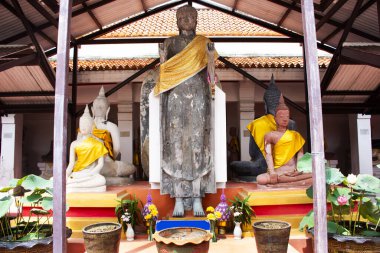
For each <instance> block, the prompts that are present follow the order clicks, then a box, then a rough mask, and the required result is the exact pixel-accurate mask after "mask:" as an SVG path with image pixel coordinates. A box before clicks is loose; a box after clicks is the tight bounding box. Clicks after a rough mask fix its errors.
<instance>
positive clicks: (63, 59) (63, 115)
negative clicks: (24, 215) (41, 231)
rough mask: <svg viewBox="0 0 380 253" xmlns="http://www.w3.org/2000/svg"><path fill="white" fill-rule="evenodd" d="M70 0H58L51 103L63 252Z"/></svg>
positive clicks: (57, 234)
mask: <svg viewBox="0 0 380 253" xmlns="http://www.w3.org/2000/svg"><path fill="white" fill-rule="evenodd" d="M71 10H72V0H61V1H60V2H59V25H58V46H57V47H58V53H57V80H56V87H55V101H54V104H55V107H54V153H53V180H54V199H53V220H54V223H53V252H54V253H66V242H67V240H66V170H65V168H66V155H67V104H68V96H67V84H68V83H69V53H70V47H69V45H70V29H71Z"/></svg>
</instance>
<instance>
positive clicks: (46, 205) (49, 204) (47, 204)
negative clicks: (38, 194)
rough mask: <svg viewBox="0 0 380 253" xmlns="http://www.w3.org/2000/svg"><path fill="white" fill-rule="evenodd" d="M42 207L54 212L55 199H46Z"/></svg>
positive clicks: (42, 202) (43, 200)
mask: <svg viewBox="0 0 380 253" xmlns="http://www.w3.org/2000/svg"><path fill="white" fill-rule="evenodd" d="M41 207H42V208H43V209H44V210H52V209H53V197H44V198H43V199H42V201H41Z"/></svg>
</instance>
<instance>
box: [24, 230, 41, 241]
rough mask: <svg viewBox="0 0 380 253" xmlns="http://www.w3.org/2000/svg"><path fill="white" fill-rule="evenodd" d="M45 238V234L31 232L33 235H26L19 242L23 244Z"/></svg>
mask: <svg viewBox="0 0 380 253" xmlns="http://www.w3.org/2000/svg"><path fill="white" fill-rule="evenodd" d="M45 237H46V234H45V233H36V232H33V233H29V234H27V235H26V236H24V237H21V238H20V239H19V241H23V242H25V241H30V240H34V239H41V238H45Z"/></svg>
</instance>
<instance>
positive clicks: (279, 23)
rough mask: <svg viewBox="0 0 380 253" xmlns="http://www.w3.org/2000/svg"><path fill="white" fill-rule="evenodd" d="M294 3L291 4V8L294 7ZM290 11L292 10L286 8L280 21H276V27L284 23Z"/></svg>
mask: <svg viewBox="0 0 380 253" xmlns="http://www.w3.org/2000/svg"><path fill="white" fill-rule="evenodd" d="M296 4H297V3H296V1H293V2H292V6H293V7H294V6H296ZM291 11H292V8H287V9H286V11H285V13H284V15H282V17H281V19H280V21H278V23H277V26H281V25H282V23H284V21H285V19H286V18H287V17H288V16H289V14H290V12H291Z"/></svg>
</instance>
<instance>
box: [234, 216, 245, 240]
mask: <svg viewBox="0 0 380 253" xmlns="http://www.w3.org/2000/svg"><path fill="white" fill-rule="evenodd" d="M240 224H241V222H237V221H235V228H234V239H235V240H241V236H242V234H243V231H242V230H241V227H240Z"/></svg>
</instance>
